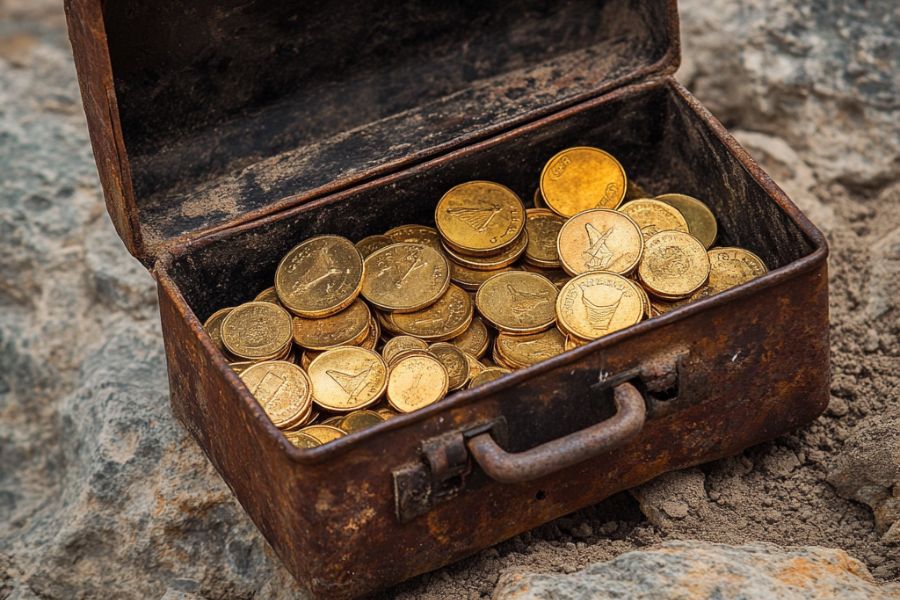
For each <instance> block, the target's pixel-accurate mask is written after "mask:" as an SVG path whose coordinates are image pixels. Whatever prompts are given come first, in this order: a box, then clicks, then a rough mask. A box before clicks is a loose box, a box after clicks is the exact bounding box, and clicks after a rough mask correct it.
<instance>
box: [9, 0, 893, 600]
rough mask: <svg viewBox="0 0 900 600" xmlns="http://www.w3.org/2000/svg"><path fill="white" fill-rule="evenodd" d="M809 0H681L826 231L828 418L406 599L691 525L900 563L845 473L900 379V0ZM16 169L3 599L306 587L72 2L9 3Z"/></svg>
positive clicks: (714, 94) (616, 549)
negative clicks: (239, 453) (94, 95)
mask: <svg viewBox="0 0 900 600" xmlns="http://www.w3.org/2000/svg"><path fill="white" fill-rule="evenodd" d="M794 4H796V3H783V2H777V1H776V0H745V1H744V2H741V3H733V2H730V1H728V0H702V1H701V0H683V1H682V2H681V10H682V35H683V38H684V48H683V54H684V57H685V61H684V62H685V64H684V67H683V68H682V70H681V73H680V75H679V78H680V79H681V81H683V82H685V83H686V84H687V85H688V86H689V87H690V88H691V89H692V90H694V91H695V92H696V93H697V95H698V96H699V97H700V98H701V99H702V100H703V101H704V102H705V103H706V104H707V105H708V106H709V107H710V108H711V109H712V111H713V112H714V113H715V114H717V116H719V117H720V119H721V120H722V121H723V122H725V123H726V124H727V125H728V126H729V127H731V128H732V129H733V130H734V131H735V132H736V135H737V137H738V138H739V139H740V140H741V141H742V142H744V143H745V144H746V145H747V146H748V148H749V149H750V151H751V153H752V154H753V155H754V156H756V157H757V159H758V160H759V161H760V162H761V164H762V165H763V166H764V167H765V168H766V169H767V170H769V172H770V173H771V174H772V175H773V176H774V177H775V179H776V180H777V181H778V182H779V183H780V184H781V185H783V186H784V187H785V188H786V189H788V190H789V192H790V193H791V194H793V195H794V198H795V200H796V201H797V202H798V204H800V206H802V207H803V209H804V210H805V211H807V213H808V214H810V215H811V216H812V218H813V219H814V220H815V221H816V222H817V223H818V224H819V225H821V226H822V227H823V228H824V229H825V231H826V232H827V233H828V235H829V239H830V241H831V244H832V255H831V259H830V268H831V275H830V277H831V294H832V296H831V311H832V353H833V385H832V399H831V404H830V406H829V409H828V411H827V413H826V414H825V415H824V416H823V417H822V418H820V419H819V420H818V421H816V422H815V423H813V424H812V425H811V426H809V427H807V428H804V429H802V430H800V431H798V432H795V433H793V434H791V435H787V436H784V437H782V438H780V439H779V440H777V441H775V442H773V443H770V444H765V445H762V446H759V447H756V448H752V449H750V450H748V451H746V452H744V453H742V454H741V455H740V456H737V457H734V458H730V459H726V460H723V461H718V462H717V463H713V464H711V465H705V466H702V467H700V468H696V469H690V470H687V471H684V472H681V473H675V474H670V475H667V476H665V477H663V478H661V479H659V480H657V481H655V482H652V483H650V484H648V485H646V486H644V487H643V488H641V489H639V490H636V491H635V493H634V497H635V498H636V499H633V498H632V496H630V495H628V494H621V495H618V496H616V497H614V498H611V499H609V500H607V501H605V502H602V503H600V504H597V505H595V506H593V507H590V508H588V509H585V510H583V511H580V512H578V513H577V514H574V515H570V516H568V517H566V518H563V519H559V520H557V521H555V522H553V523H549V524H547V525H545V526H543V527H539V528H537V529H535V530H534V531H531V532H528V533H526V534H523V535H521V536H518V537H517V538H514V539H512V540H510V541H508V542H506V543H503V544H500V545H498V546H497V547H495V548H491V549H488V550H485V551H484V552H482V553H480V554H479V555H477V556H475V557H473V558H471V559H468V560H466V561H462V562H460V563H458V564H455V565H452V566H450V567H447V568H445V569H442V570H440V571H438V572H436V573H433V574H429V575H425V576H422V577H420V578H418V579H416V580H414V581H412V582H409V583H406V584H403V585H402V586H400V587H398V588H397V589H395V590H392V591H391V592H390V593H389V595H390V596H392V597H400V598H441V599H444V598H478V597H487V596H489V595H490V594H491V593H492V592H493V590H494V587H495V585H496V584H497V581H498V578H499V577H500V574H501V573H502V572H504V571H507V570H510V569H513V568H515V569H516V570H518V571H519V572H521V571H523V570H525V571H534V572H542V573H546V572H558V573H570V572H573V571H576V570H577V569H580V568H583V567H585V566H586V565H588V564H591V563H595V562H597V561H605V560H609V559H611V558H613V557H615V556H617V555H619V554H622V553H624V552H629V551H633V550H635V549H638V548H642V547H645V546H648V545H651V544H656V543H659V542H660V541H662V540H664V539H666V538H686V537H690V538H702V539H704V540H707V541H717V542H725V543H728V544H734V545H741V544H745V543H747V542H748V541H759V540H762V541H767V542H774V543H778V544H783V545H797V544H801V545H821V546H831V547H838V548H843V549H845V550H847V552H848V553H849V554H850V555H852V556H853V557H854V558H856V559H859V560H861V561H863V562H864V563H865V564H866V565H867V566H868V568H869V569H870V571H871V572H872V574H873V575H874V577H875V578H876V579H886V580H893V579H897V578H898V577H900V557H898V553H897V546H895V545H890V544H888V543H887V541H889V540H887V539H885V538H884V537H883V536H884V533H883V532H882V529H883V525H884V522H883V521H881V520H880V521H879V524H880V527H876V523H875V520H874V519H873V515H872V511H871V509H870V508H869V507H868V506H866V505H864V504H861V503H860V502H859V501H860V500H863V497H862V496H858V495H856V496H852V497H854V498H855V500H847V499H844V498H842V497H840V496H838V495H837V494H836V493H835V491H834V488H832V486H830V485H829V484H828V483H827V481H826V475H827V472H828V468H829V467H830V466H831V465H833V464H835V463H836V462H837V464H840V460H841V459H839V457H840V453H841V450H842V448H843V447H844V445H845V443H846V444H847V448H851V449H852V448H853V447H854V446H853V444H854V443H855V442H854V441H853V440H854V439H857V438H859V436H860V435H864V432H865V431H868V430H870V429H871V428H878V427H883V426H885V423H886V417H885V415H886V414H887V413H888V412H889V410H888V409H889V408H890V407H891V406H892V405H896V404H897V401H898V398H897V390H898V389H900V347H898V344H897V336H898V331H900V325H898V320H900V311H898V307H897V298H898V296H900V181H898V156H900V133H898V127H900V126H898V124H897V122H896V117H895V112H894V111H896V109H897V108H898V106H897V103H898V98H900V93H898V85H897V73H900V68H898V65H897V64H896V62H897V56H898V55H900V53H898V52H897V43H898V42H897V36H896V35H895V33H896V32H895V31H894V28H895V27H896V25H894V24H895V23H896V18H895V11H896V7H895V3H894V2H892V1H890V0H874V1H872V2H867V3H865V5H863V4H861V3H800V4H799V5H796V6H795V5H794ZM0 178H2V184H0V598H6V597H9V598H15V599H17V600H18V599H26V598H89V597H120V598H153V597H166V598H195V597H202V598H252V597H260V598H275V599H278V598H293V597H297V595H298V594H299V591H298V589H297V588H296V586H295V585H294V584H293V583H292V581H291V580H290V578H289V576H288V575H287V574H286V572H285V571H284V569H283V568H282V567H281V565H280V563H279V562H278V560H277V559H275V558H274V556H273V555H272V553H271V551H270V550H269V548H268V546H267V545H266V544H265V542H264V541H263V539H262V537H261V536H260V535H259V533H258V532H257V531H256V529H255V528H254V526H253V525H252V524H251V523H250V522H249V520H248V519H247V517H246V516H245V514H244V513H243V511H242V510H241V508H240V506H239V505H238V504H237V502H236V501H235V500H234V499H233V497H232V496H231V494H230V493H229V492H228V490H227V488H226V486H225V485H224V484H223V483H222V481H221V480H220V479H219V478H218V476H217V475H216V474H215V473H214V471H213V470H212V468H211V467H210V466H209V463H208V462H207V461H206V459H205V457H204V456H203V454H202V452H201V451H200V450H199V449H198V448H197V446H196V445H195V444H194V443H193V442H192V441H191V440H190V439H189V438H188V436H187V435H186V434H185V433H184V432H183V431H182V430H181V429H180V428H179V427H178V425H177V424H176V423H175V422H174V421H173V419H172V417H171V414H170V411H169V408H168V403H167V385H166V377H165V361H164V356H163V353H162V342H161V334H160V331H159V320H158V319H159V318H158V313H157V308H156V304H155V292H154V286H153V282H152V279H151V278H150V276H149V275H148V274H147V273H146V271H144V269H143V268H142V267H141V266H140V265H139V264H138V263H137V262H136V261H134V260H132V259H131V258H130V257H129V256H128V255H127V253H126V252H125V250H124V248H123V247H122V244H121V242H120V241H119V240H118V239H117V238H116V236H115V233H114V232H113V230H112V227H111V225H110V223H109V220H108V217H107V216H106V213H105V208H104V206H103V201H102V198H101V197H100V193H99V185H98V181H97V176H96V170H95V167H94V163H93V157H92V155H91V151H90V145H89V143H88V137H87V132H86V128H85V123H84V116H83V113H82V110H81V106H80V99H79V94H78V88H77V83H76V80H75V73H74V69H73V67H72V63H71V54H70V49H69V46H68V42H67V40H66V35H65V24H64V20H63V15H62V11H61V8H60V3H59V2H58V0H5V1H4V2H0ZM856 428H858V429H856ZM855 429H856V431H857V433H852V432H853V431H854V430H855ZM859 447H860V448H862V444H860V446H859ZM872 456H873V457H874V458H873V460H876V461H878V460H881V459H880V458H878V454H877V453H875V454H872ZM867 460H868V459H867ZM848 478H849V479H852V478H853V473H852V472H850V471H848ZM832 480H833V481H835V482H837V480H836V479H834V476H833V477H832ZM862 480H863V478H862V474H860V481H862ZM838 485H839V486H840V487H841V489H844V488H843V484H839V483H838ZM854 485H857V484H853V483H848V487H847V489H852V488H853V486H854ZM895 489H896V488H895ZM851 494H853V492H851ZM863 501H864V500H863ZM876 510H877V509H876ZM642 511H643V512H642ZM879 519H881V517H879ZM709 552H710V553H711V554H710V556H711V560H712V558H714V557H715V556H719V559H721V560H728V557H729V556H732V555H731V554H729V553H730V552H739V550H731V549H729V548H727V547H716V548H715V549H710V550H709ZM806 552H817V551H813V550H807V551H806ZM842 581H843V580H842ZM848 581H851V580H849V579H848Z"/></svg>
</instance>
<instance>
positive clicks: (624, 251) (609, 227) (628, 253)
mask: <svg viewBox="0 0 900 600" xmlns="http://www.w3.org/2000/svg"><path fill="white" fill-rule="evenodd" d="M643 247H644V237H643V236H642V235H641V230H640V228H639V227H638V226H637V224H636V223H635V222H634V221H632V220H631V217H629V216H628V215H625V214H623V213H620V212H618V211H615V210H606V209H603V208H598V209H594V210H588V211H585V212H583V213H579V214H577V215H575V216H574V217H572V218H571V219H569V220H568V221H566V224H565V225H563V227H562V229H560V230H559V238H558V240H557V250H558V252H559V258H560V261H561V262H562V266H563V269H565V271H566V272H567V273H569V274H570V275H572V276H575V275H580V274H581V273H587V272H589V271H610V272H612V273H618V274H621V275H624V274H628V273H630V272H631V271H633V270H634V268H635V267H636V266H637V264H638V262H639V261H640V259H641V251H642V249H643Z"/></svg>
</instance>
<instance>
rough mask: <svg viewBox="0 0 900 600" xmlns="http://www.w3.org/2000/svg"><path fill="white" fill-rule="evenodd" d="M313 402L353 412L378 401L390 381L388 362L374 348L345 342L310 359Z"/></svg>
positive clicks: (335, 410) (336, 409)
mask: <svg viewBox="0 0 900 600" xmlns="http://www.w3.org/2000/svg"><path fill="white" fill-rule="evenodd" d="M309 379H310V381H311V382H312V396H313V402H315V403H316V404H317V405H319V406H321V407H322V408H324V409H325V410H328V411H331V412H350V411H353V410H357V409H360V408H365V407H367V406H371V405H372V404H375V403H376V402H378V399H379V398H380V397H381V395H382V394H383V393H384V388H385V386H386V385H387V366H385V364H384V360H383V359H382V358H381V356H379V355H378V354H377V353H376V352H375V351H373V350H366V349H365V348H358V347H354V346H343V347H341V348H335V349H333V350H327V351H325V352H323V353H322V354H320V355H319V356H317V357H316V358H314V359H313V361H312V362H311V363H309Z"/></svg>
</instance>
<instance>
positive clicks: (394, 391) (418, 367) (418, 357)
mask: <svg viewBox="0 0 900 600" xmlns="http://www.w3.org/2000/svg"><path fill="white" fill-rule="evenodd" d="M449 385H450V376H449V375H448V374H447V369H445V368H444V365H442V364H441V361H439V360H438V359H437V358H435V357H433V356H429V355H427V354H415V355H412V356H405V357H403V358H401V359H400V360H398V361H397V362H396V363H394V364H393V365H392V366H391V372H390V374H389V375H388V384H387V399H388V403H390V405H391V407H392V408H394V409H395V410H397V411H399V412H401V413H409V412H412V411H414V410H418V409H420V408H423V407H425V406H428V405H429V404H434V403H435V402H437V401H438V400H440V399H442V398H443V397H444V396H446V395H447V390H448V389H449Z"/></svg>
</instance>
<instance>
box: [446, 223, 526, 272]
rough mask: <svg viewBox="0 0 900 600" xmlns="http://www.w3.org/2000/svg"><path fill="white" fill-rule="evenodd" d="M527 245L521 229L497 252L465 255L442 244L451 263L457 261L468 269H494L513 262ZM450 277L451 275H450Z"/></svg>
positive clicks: (524, 233)
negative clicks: (518, 233)
mask: <svg viewBox="0 0 900 600" xmlns="http://www.w3.org/2000/svg"><path fill="white" fill-rule="evenodd" d="M527 246H528V233H527V232H525V231H522V234H521V235H520V236H519V237H518V238H517V239H516V241H515V242H514V243H512V244H510V245H509V246H507V247H506V248H504V249H503V250H501V251H500V252H499V253H497V254H481V255H478V256H466V255H465V254H461V253H459V252H456V251H455V250H453V248H450V247H449V246H444V252H446V253H447V256H448V257H449V258H450V262H451V263H454V262H455V263H457V264H460V265H462V266H463V267H466V268H468V269H474V270H476V271H496V270H497V269H502V268H503V267H508V266H509V265H511V264H513V263H514V262H516V261H517V260H519V257H520V256H522V255H523V254H525V248H526V247H527ZM451 277H452V275H451Z"/></svg>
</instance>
